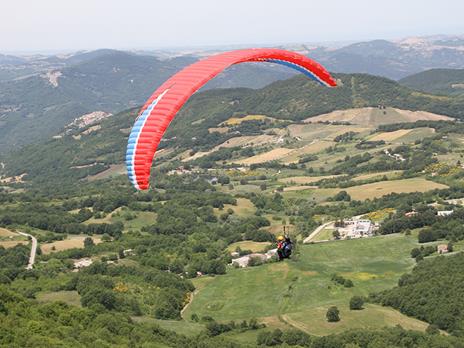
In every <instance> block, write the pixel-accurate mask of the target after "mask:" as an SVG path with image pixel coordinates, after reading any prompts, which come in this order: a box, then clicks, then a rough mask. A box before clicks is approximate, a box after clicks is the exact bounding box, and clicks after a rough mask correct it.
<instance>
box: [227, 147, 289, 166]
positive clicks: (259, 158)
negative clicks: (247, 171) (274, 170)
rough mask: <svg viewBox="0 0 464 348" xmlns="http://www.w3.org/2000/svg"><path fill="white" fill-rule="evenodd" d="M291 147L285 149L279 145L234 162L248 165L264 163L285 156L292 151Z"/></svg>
mask: <svg viewBox="0 0 464 348" xmlns="http://www.w3.org/2000/svg"><path fill="white" fill-rule="evenodd" d="M293 151H294V150H293V149H287V148H283V147H279V148H276V149H272V150H270V151H267V152H264V153H260V154H258V155H255V156H251V157H248V158H246V159H242V160H235V161H234V162H235V163H240V164H245V165H250V164H257V163H264V162H269V161H274V160H280V159H281V158H282V157H285V156H286V155H287V154H289V153H290V152H293Z"/></svg>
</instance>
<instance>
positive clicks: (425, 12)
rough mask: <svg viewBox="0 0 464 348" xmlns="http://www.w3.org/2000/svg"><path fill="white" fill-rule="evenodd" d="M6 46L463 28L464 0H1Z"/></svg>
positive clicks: (342, 37) (251, 39) (378, 34)
mask: <svg viewBox="0 0 464 348" xmlns="http://www.w3.org/2000/svg"><path fill="white" fill-rule="evenodd" d="M1 2H2V3H1V7H0V51H3V52H5V51H46V50H70V49H94V48H102V47H106V48H160V47H175V46H204V45H222V44H224V45H229V44H253V43H261V44H273V43H284V42H320V41H348V40H364V39H375V38H387V39H390V38H398V37H404V36H414V35H432V34H464V20H463V16H464V0H440V1H437V0H320V1H313V0H161V1H160V0H1Z"/></svg>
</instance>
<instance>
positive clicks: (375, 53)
mask: <svg viewBox="0 0 464 348" xmlns="http://www.w3.org/2000/svg"><path fill="white" fill-rule="evenodd" d="M462 42H464V39H457V38H455V39H452V38H449V39H448V40H444V39H437V38H409V39H405V40H402V41H397V42H391V41H385V40H374V41H368V42H360V43H355V44H352V45H349V46H346V47H342V48H339V49H335V50H334V49H328V48H316V49H312V50H309V51H307V54H308V55H310V56H312V57H313V58H315V59H317V60H319V61H320V62H321V63H323V64H325V66H326V67H327V68H328V69H329V70H331V71H335V72H343V73H368V74H373V75H379V76H385V77H388V78H391V79H394V80H398V79H401V78H403V77H406V76H408V75H411V74H414V73H418V72H421V71H424V70H428V69H432V68H453V69H456V68H464V44H462Z"/></svg>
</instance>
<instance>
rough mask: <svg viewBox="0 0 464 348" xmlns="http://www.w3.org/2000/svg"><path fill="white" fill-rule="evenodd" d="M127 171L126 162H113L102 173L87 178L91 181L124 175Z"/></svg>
mask: <svg viewBox="0 0 464 348" xmlns="http://www.w3.org/2000/svg"><path fill="white" fill-rule="evenodd" d="M125 173H126V165H125V164H112V165H110V167H109V168H108V169H107V170H104V171H103V172H101V173H98V174H95V175H91V176H89V177H87V180H89V181H95V180H101V179H106V178H110V177H112V176H117V175H123V174H125Z"/></svg>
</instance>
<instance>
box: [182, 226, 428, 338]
mask: <svg viewBox="0 0 464 348" xmlns="http://www.w3.org/2000/svg"><path fill="white" fill-rule="evenodd" d="M417 245H418V243H417V238H416V237H415V236H405V235H401V234H397V235H389V236H382V237H374V238H363V239H357V240H345V241H335V242H327V243H316V244H308V245H299V246H298V247H299V251H300V256H299V258H298V260H296V261H292V260H290V261H286V262H276V263H269V264H265V265H263V266H258V267H250V268H246V269H229V270H228V273H227V274H226V275H222V276H216V277H202V278H201V279H199V280H198V283H197V282H196V280H195V281H194V284H195V285H196V286H197V284H198V285H199V286H198V287H197V291H196V294H195V296H194V297H193V300H192V302H191V304H190V305H189V306H188V308H187V309H186V311H185V312H184V315H183V317H184V318H186V319H188V318H190V315H191V314H193V313H196V314H197V315H199V316H203V315H210V316H212V317H213V318H215V319H216V320H219V321H228V320H236V321H239V320H243V319H249V318H252V317H257V318H259V319H260V320H262V321H263V322H264V321H265V322H266V323H272V322H276V323H278V321H280V322H282V321H283V322H285V323H286V324H287V325H288V326H293V327H296V328H298V329H300V330H303V331H305V332H308V333H310V334H313V335H326V334H332V333H336V332H341V331H343V330H345V329H350V328H360V327H370V328H381V327H384V326H395V325H401V326H403V327H405V328H408V329H414V330H422V331H423V330H425V328H426V327H427V324H425V323H423V322H420V321H418V320H416V319H413V318H409V317H407V316H405V315H402V314H401V313H399V312H397V311H395V310H394V309H391V308H384V307H381V306H376V305H371V304H366V305H365V309H364V310H362V311H357V312H356V311H350V310H349V309H348V303H349V300H350V298H351V297H352V296H353V295H362V296H367V295H368V294H369V293H371V292H376V291H381V290H383V289H388V288H391V287H392V286H394V285H396V283H397V281H398V278H399V277H400V276H401V274H403V273H405V272H408V271H410V270H411V268H412V267H413V266H414V264H415V263H414V260H413V259H411V257H410V250H411V249H412V248H414V247H416V246H417ZM333 273H338V274H341V275H343V276H344V277H346V278H348V279H351V280H352V281H353V283H354V287H353V288H345V287H343V286H341V285H337V284H335V283H334V282H333V281H332V280H331V275H332V274H333ZM333 305H336V306H338V308H339V309H340V311H341V313H340V316H341V321H340V322H338V323H335V324H329V323H327V321H326V318H325V313H326V311H327V308H328V307H330V306H333ZM270 326H272V325H270ZM280 326H282V325H280Z"/></svg>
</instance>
